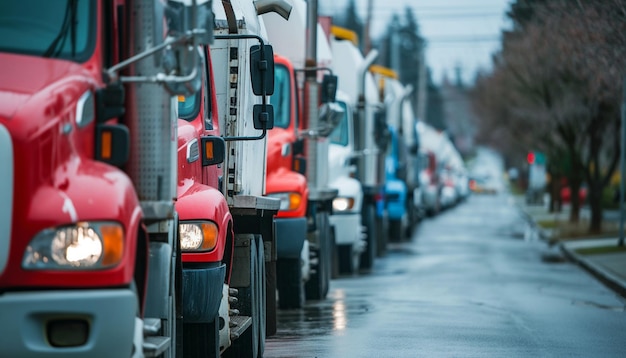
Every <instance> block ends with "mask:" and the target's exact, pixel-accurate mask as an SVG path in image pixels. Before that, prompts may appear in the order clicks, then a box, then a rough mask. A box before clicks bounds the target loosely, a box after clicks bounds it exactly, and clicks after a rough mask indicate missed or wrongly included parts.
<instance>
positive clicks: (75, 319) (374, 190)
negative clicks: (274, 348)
mask: <svg viewBox="0 0 626 358" xmlns="http://www.w3.org/2000/svg"><path fill="white" fill-rule="evenodd" d="M357 41H358V40H357V38H356V36H355V35H354V33H352V32H350V31H348V30H345V29H341V28H338V27H334V26H332V24H331V21H330V20H329V19H325V18H319V17H318V16H317V2H316V1H313V0H309V1H304V0H293V1H291V2H286V1H283V0H258V1H252V0H230V1H229V0H224V1H207V0H194V1H192V0H169V1H156V0H97V1H96V0H94V1H92V0H67V1H65V2H63V1H53V2H51V1H46V2H44V1H35V0H22V1H19V2H2V4H0V51H1V52H0V165H2V167H3V168H5V175H3V176H2V177H0V201H2V202H3V203H4V204H3V205H2V206H0V312H1V314H0V356H7V357H39V356H42V357H127V356H132V357H142V356H146V357H207V356H208V357H218V356H242V357H244V356H245V357H261V356H263V352H264V344H265V337H266V336H269V335H272V334H274V333H275V332H276V330H277V322H276V310H277V309H278V308H299V307H302V306H303V304H304V302H305V300H307V299H314V300H319V299H324V298H325V297H326V295H327V293H328V290H329V285H330V281H331V278H332V277H335V276H337V275H339V274H341V273H348V274H356V273H358V272H359V271H361V270H369V269H371V268H372V266H373V264H374V261H375V259H376V257H377V256H380V255H383V254H384V252H385V248H386V244H387V240H388V239H393V240H402V239H405V238H407V237H410V235H411V232H412V228H413V226H414V224H415V223H416V222H417V220H418V218H419V216H420V215H421V213H422V212H424V210H427V209H428V208H426V207H424V206H423V201H422V198H423V196H424V195H423V193H422V192H423V190H424V189H423V183H422V182H421V177H422V176H423V171H424V170H426V169H427V168H430V165H431V164H428V165H424V163H425V161H424V160H423V158H424V157H427V155H426V156H423V155H420V150H421V149H420V142H419V140H418V138H419V133H418V132H419V131H418V126H417V125H416V122H415V118H414V116H413V113H412V110H411V107H410V104H409V102H408V100H407V98H408V96H409V94H410V93H411V89H410V88H406V87H404V86H403V85H402V84H400V82H399V81H398V80H397V76H396V75H395V73H394V72H393V71H390V70H388V69H381V68H379V69H378V70H370V69H371V65H372V64H373V62H374V61H375V59H376V55H377V53H376V51H375V50H373V51H371V52H370V53H368V54H367V56H365V57H364V56H362V55H361V52H360V51H359V50H358V47H357V45H358V43H357ZM376 81H378V84H377V83H376Z"/></svg>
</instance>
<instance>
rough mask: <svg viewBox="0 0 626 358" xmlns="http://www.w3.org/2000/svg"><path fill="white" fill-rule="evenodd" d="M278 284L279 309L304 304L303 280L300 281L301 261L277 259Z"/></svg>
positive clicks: (298, 259) (300, 306)
mask: <svg viewBox="0 0 626 358" xmlns="http://www.w3.org/2000/svg"><path fill="white" fill-rule="evenodd" d="M276 274H277V278H276V279H277V281H278V282H277V286H278V307H280V309H293V308H302V307H303V306H304V282H302V261H301V259H300V258H297V259H279V260H278V261H276Z"/></svg>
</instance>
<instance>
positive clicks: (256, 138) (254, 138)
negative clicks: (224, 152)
mask: <svg viewBox="0 0 626 358" xmlns="http://www.w3.org/2000/svg"><path fill="white" fill-rule="evenodd" d="M266 134H267V129H265V128H263V132H262V133H261V135H260V136H258V137H222V138H223V139H224V141H226V142H233V141H237V140H259V139H263V138H265V135H266Z"/></svg>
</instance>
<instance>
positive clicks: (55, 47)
mask: <svg viewBox="0 0 626 358" xmlns="http://www.w3.org/2000/svg"><path fill="white" fill-rule="evenodd" d="M68 30H70V31H69V32H68ZM68 33H69V34H70V41H71V45H72V57H74V56H75V55H76V0H67V4H66V6H65V16H64V17H63V24H62V25H61V30H60V31H59V33H58V34H57V36H56V37H55V38H54V40H53V41H52V43H51V44H50V46H48V49H46V51H45V52H44V53H43V57H52V56H54V57H58V56H59V55H60V54H61V51H62V50H63V47H64V46H65V40H66V39H67V35H68Z"/></svg>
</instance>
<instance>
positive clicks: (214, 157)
mask: <svg viewBox="0 0 626 358" xmlns="http://www.w3.org/2000/svg"><path fill="white" fill-rule="evenodd" d="M200 143H201V144H202V166H204V167H206V166H209V165H215V164H220V163H223V162H224V158H225V156H226V143H225V142H224V139H223V138H222V137H217V136H206V137H202V138H200Z"/></svg>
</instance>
